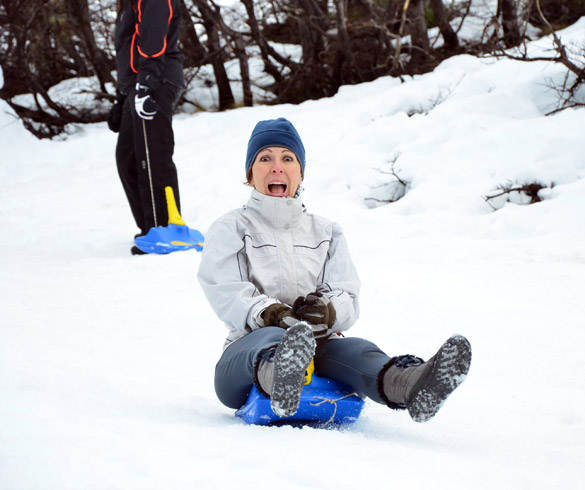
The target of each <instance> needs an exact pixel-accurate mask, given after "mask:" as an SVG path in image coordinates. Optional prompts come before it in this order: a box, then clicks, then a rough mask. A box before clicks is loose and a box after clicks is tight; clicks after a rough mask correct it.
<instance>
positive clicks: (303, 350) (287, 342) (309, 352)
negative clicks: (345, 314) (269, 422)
mask: <svg viewBox="0 0 585 490" xmlns="http://www.w3.org/2000/svg"><path fill="white" fill-rule="evenodd" d="M314 355H315V339H314V338H313V330H312V328H311V326H310V325H309V324H308V323H305V322H299V323H297V324H296V325H294V326H292V327H290V328H288V329H287V331H286V333H285V334H284V337H283V338H282V340H281V341H280V344H278V347H277V348H276V354H275V355H274V378H273V381H272V395H271V397H270V406H271V408H272V411H273V412H274V413H275V414H276V415H278V416H279V417H290V416H292V415H294V414H295V413H296V411H297V410H298V408H299V402H300V400H301V393H302V392H303V386H304V384H305V372H306V370H307V367H308V366H309V364H310V362H311V359H313V356H314Z"/></svg>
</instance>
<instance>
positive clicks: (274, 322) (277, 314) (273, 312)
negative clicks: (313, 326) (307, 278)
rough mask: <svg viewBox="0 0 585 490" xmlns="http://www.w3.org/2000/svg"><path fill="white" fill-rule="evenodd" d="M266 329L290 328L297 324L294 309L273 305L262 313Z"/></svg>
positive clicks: (282, 305) (279, 304)
mask: <svg viewBox="0 0 585 490" xmlns="http://www.w3.org/2000/svg"><path fill="white" fill-rule="evenodd" d="M262 320H263V321H264V326H265V327H281V328H288V327H290V326H291V325H294V323H296V321H297V318H295V316H294V315H293V311H292V308H291V307H290V306H287V305H285V304H282V303H273V304H271V305H270V306H269V307H268V308H266V309H265V310H264V311H263V312H262Z"/></svg>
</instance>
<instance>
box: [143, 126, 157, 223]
mask: <svg viewBox="0 0 585 490" xmlns="http://www.w3.org/2000/svg"><path fill="white" fill-rule="evenodd" d="M142 132H143V133H144V148H145V150H146V165H147V167H148V183H149V184H150V199H151V200H152V213H153V215H154V226H155V227H156V226H158V222H157V219H156V206H155V205H154V190H153V188H152V173H151V171H150V152H149V151H148V138H147V137H146V123H145V122H144V119H142Z"/></svg>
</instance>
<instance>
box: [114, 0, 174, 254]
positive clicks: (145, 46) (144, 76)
mask: <svg viewBox="0 0 585 490" xmlns="http://www.w3.org/2000/svg"><path fill="white" fill-rule="evenodd" d="M180 15H181V12H180V0H118V17H117V20H116V37H115V45H116V64H117V69H118V91H117V97H116V102H115V104H114V106H113V108H112V110H111V112H110V116H109V118H108V125H109V126H110V129H112V130H113V131H114V132H119V135H118V143H117V146H116V163H117V166H118V174H119V176H120V180H121V181H122V186H123V188H124V192H125V193H126V197H127V198H128V202H129V203H130V209H131V211H132V215H133V216H134V220H135V221H136V225H137V226H138V228H139V230H140V232H139V233H138V235H136V236H142V235H145V234H146V233H148V230H150V228H152V227H154V226H166V225H167V224H168V211H167V204H166V197H165V187H167V186H170V187H171V188H172V189H173V192H174V196H175V200H176V203H177V207H178V209H179V212H180V209H181V208H180V198H179V184H178V178H177V168H176V167H175V163H174V162H173V152H174V147H175V139H174V133H173V128H172V116H173V111H174V109H175V106H176V104H177V102H178V100H179V97H180V95H181V92H182V90H183V86H184V78H183V60H184V56H183V54H182V53H181V52H180V50H179V46H178V40H179V22H180ZM131 252H132V253H133V254H142V253H144V252H142V251H141V250H140V249H138V248H137V247H136V246H134V247H132V249H131Z"/></svg>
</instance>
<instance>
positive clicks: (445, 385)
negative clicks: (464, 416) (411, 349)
mask: <svg viewBox="0 0 585 490" xmlns="http://www.w3.org/2000/svg"><path fill="white" fill-rule="evenodd" d="M470 363H471V345H470V343H469V341H468V340H467V339H466V338H465V337H463V336H461V335H453V336H452V337H451V338H449V339H448V340H447V341H446V342H445V343H444V344H443V345H442V346H441V348H440V349H439V350H438V351H437V353H436V354H435V355H434V356H433V357H431V358H430V359H429V360H428V362H424V361H423V360H422V359H420V358H419V357H415V356H412V355H406V356H399V357H395V358H393V359H391V360H390V362H389V363H387V364H386V366H385V367H384V369H382V372H381V373H380V375H379V378H378V379H379V382H380V384H381V386H380V388H381V393H382V395H383V398H384V399H385V400H386V403H387V404H388V406H389V407H391V408H406V409H407V410H408V413H409V414H410V417H411V418H412V419H413V420H414V421H415V422H426V421H428V420H430V419H432V418H433V417H434V416H435V415H436V414H437V412H438V411H439V409H440V408H441V406H442V405H443V403H444V402H445V400H446V399H447V397H448V396H449V395H450V394H451V393H452V392H453V391H454V390H455V388H457V387H458V386H459V385H460V384H461V383H463V381H464V380H465V378H466V376H467V373H468V371H469V365H470Z"/></svg>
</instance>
